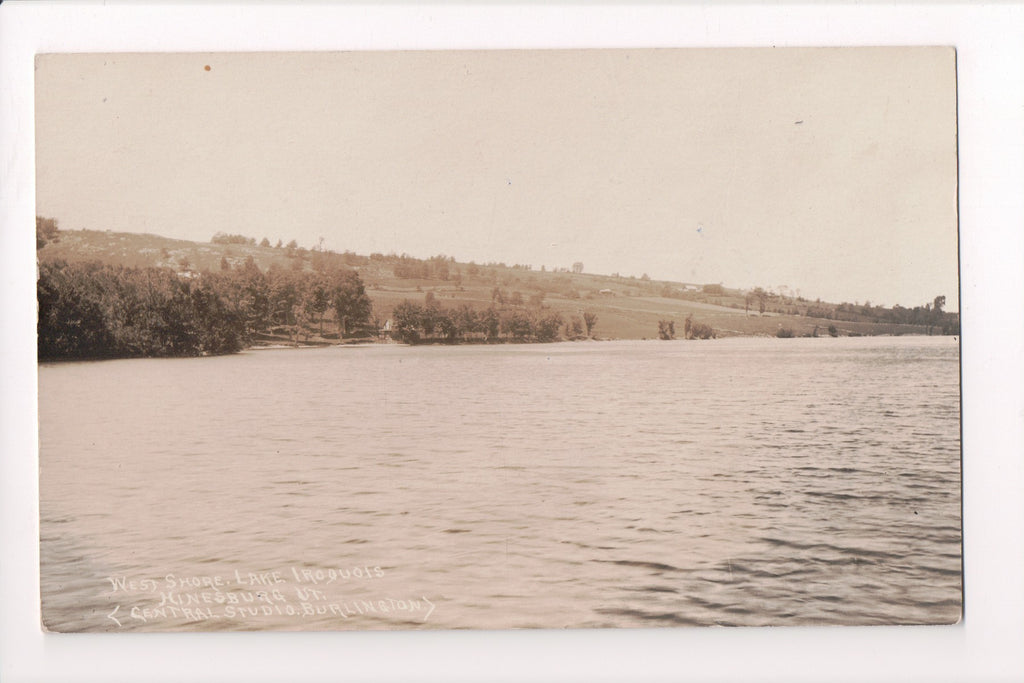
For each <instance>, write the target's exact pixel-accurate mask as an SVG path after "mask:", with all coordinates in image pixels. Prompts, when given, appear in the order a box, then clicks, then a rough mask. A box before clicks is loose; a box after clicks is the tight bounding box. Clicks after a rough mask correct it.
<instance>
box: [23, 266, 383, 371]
mask: <svg viewBox="0 0 1024 683" xmlns="http://www.w3.org/2000/svg"><path fill="white" fill-rule="evenodd" d="M37 296H38V301H39V323H38V332H39V341H38V351H39V357H40V358H41V359H57V358H124V357H141V356H156V357H161V356H198V355H207V354H222V353H232V352H235V351H239V350H241V349H242V348H244V347H245V346H247V345H248V344H250V343H251V342H252V340H253V338H254V337H255V336H256V335H259V334H265V333H271V332H274V333H282V332H283V333H286V334H288V335H289V336H290V337H292V338H293V339H297V338H298V336H299V335H302V334H304V335H305V336H306V337H307V338H308V337H309V336H310V335H311V334H312V333H313V331H314V330H315V329H316V327H317V326H318V327H319V331H320V333H321V334H322V333H323V325H324V318H325V316H326V315H328V314H330V315H332V316H333V318H334V321H335V323H336V324H337V326H338V331H339V334H340V335H342V336H344V335H348V334H350V333H352V332H354V331H358V330H361V329H363V328H365V327H366V326H367V324H368V322H369V319H370V312H371V306H370V299H369V297H368V296H367V295H366V292H365V289H364V287H363V283H362V280H361V279H360V278H359V275H358V274H357V273H355V272H354V271H351V270H344V269H335V270H331V271H327V272H319V273H317V272H312V273H310V272H298V271H294V270H285V269H282V268H273V267H272V268H271V269H270V270H269V271H268V272H266V273H264V272H262V271H261V270H260V269H259V268H258V267H257V266H256V264H255V263H254V261H253V260H252V258H251V257H250V258H249V259H247V260H246V262H245V265H244V266H243V267H241V268H238V269H234V270H232V269H225V270H221V271H219V272H216V273H208V272H204V273H202V274H201V275H198V276H195V277H183V276H182V275H181V274H179V273H175V272H174V271H173V270H171V269H169V268H125V267H123V266H111V265H102V264H100V263H64V262H61V261H55V262H46V263H43V264H41V265H40V270H39V281H38V284H37Z"/></svg>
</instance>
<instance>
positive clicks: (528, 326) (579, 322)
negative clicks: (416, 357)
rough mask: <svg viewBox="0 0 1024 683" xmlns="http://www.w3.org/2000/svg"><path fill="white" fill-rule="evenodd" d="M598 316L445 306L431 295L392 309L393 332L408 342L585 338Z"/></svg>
mask: <svg viewBox="0 0 1024 683" xmlns="http://www.w3.org/2000/svg"><path fill="white" fill-rule="evenodd" d="M596 324H597V316H596V315H595V314H593V313H589V312H587V313H584V314H583V318H582V319H580V318H577V317H573V318H572V319H570V320H569V321H565V320H564V319H563V318H562V316H561V315H559V314H558V313H554V312H551V311H546V310H542V309H536V310H526V309H523V308H499V307H498V306H495V305H493V304H492V305H490V306H488V307H487V308H483V309H478V308H474V307H473V306H471V305H469V304H462V305H460V306H458V307H457V308H445V307H442V306H440V305H439V304H438V303H437V302H436V301H435V300H433V299H430V300H428V301H427V302H426V303H424V304H418V303H414V302H412V301H409V300H405V301H403V302H402V303H400V304H398V305H397V306H395V309H394V312H393V313H392V328H391V335H392V337H394V338H395V339H396V340H398V341H401V342H405V343H407V344H430V343H446V344H456V343H465V342H488V343H494V342H553V341H557V340H559V339H560V338H562V335H561V332H562V327H563V325H564V326H565V328H564V331H565V338H568V339H580V338H583V334H584V329H585V330H586V336H587V337H590V336H591V335H592V334H593V330H594V326H595V325H596Z"/></svg>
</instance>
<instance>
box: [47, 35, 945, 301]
mask: <svg viewBox="0 0 1024 683" xmlns="http://www.w3.org/2000/svg"><path fill="white" fill-rule="evenodd" d="M956 144H957V143H956V75H955V53H954V51H953V50H952V49H950V48H925V47H914V48H818V49H789V48H787V49H772V48H760V49H720V50H718V49H663V50H654V49H652V50H633V49H618V50H543V51H434V52H387V51H383V52H325V53H316V52H307V53H248V54H241V53H208V54H202V53H192V54H169V53H163V54H161V53H153V54H61V55H41V56H39V57H38V58H37V62H36V179H37V214H39V215H43V216H47V217H53V218H56V219H57V220H58V221H59V223H60V225H61V228H62V229H65V230H74V229H83V228H85V229H93V230H113V231H125V232H146V233H154V234H159V235H163V236H166V237H174V238H181V239H190V240H196V241H208V240H209V239H210V238H211V237H212V236H213V234H214V233H216V232H219V231H222V232H228V233H240V234H244V235H247V236H251V237H254V238H256V239H257V240H258V239H261V238H263V237H268V238H269V239H270V240H271V242H276V241H277V240H278V239H281V240H284V241H285V242H288V241H289V240H291V239H296V240H297V241H298V242H299V244H301V245H303V246H307V247H309V246H313V245H314V244H317V243H318V241H319V240H320V238H323V240H324V245H325V247H326V248H329V249H333V250H335V251H343V250H352V251H355V252H358V253H362V254H368V253H372V252H381V253H390V252H395V253H408V254H410V255H413V256H417V257H427V256H431V255H435V254H446V255H450V256H454V257H455V258H457V259H458V260H460V261H470V260H474V261H477V262H480V263H483V262H490V261H501V262H505V263H508V264H513V263H519V264H529V265H532V266H533V267H534V268H536V269H539V268H540V267H541V266H542V265H543V266H546V267H547V268H549V269H550V268H556V267H569V266H571V264H572V263H573V262H576V261H582V262H583V263H584V268H585V270H586V271H587V272H592V273H606V274H607V273H615V272H617V273H621V274H623V275H635V276H641V275H642V274H648V275H649V276H650V277H651V278H654V279H670V280H677V281H683V282H692V283H723V284H725V285H726V286H729V287H744V288H747V287H754V286H763V287H766V288H772V289H776V290H779V289H781V288H783V287H784V288H786V291H787V292H792V293H794V294H800V295H802V296H805V297H807V298H809V299H815V298H821V299H823V300H826V301H834V302H840V301H850V302H854V301H856V302H859V303H864V302H865V301H869V302H871V303H872V304H875V305H878V304H882V305H893V304H897V303H898V304H901V305H904V306H915V305H922V304H924V303H926V302H931V301H932V300H933V299H934V298H935V297H936V296H938V295H943V296H945V297H946V298H947V302H948V304H947V308H948V309H950V310H953V309H955V308H956V300H957V287H958V280H957V215H956V206H957V205H956V193H957V177H956V174H957V158H956V152H957V150H956Z"/></svg>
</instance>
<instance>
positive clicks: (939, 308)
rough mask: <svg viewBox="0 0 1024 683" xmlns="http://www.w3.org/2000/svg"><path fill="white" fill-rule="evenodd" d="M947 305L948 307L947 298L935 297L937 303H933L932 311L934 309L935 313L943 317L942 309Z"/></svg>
mask: <svg viewBox="0 0 1024 683" xmlns="http://www.w3.org/2000/svg"><path fill="white" fill-rule="evenodd" d="M945 305H946V297H944V296H937V297H935V301H934V302H933V305H932V309H933V310H934V311H935V312H936V313H938V314H940V315H941V313H942V308H943V307H944V306H945Z"/></svg>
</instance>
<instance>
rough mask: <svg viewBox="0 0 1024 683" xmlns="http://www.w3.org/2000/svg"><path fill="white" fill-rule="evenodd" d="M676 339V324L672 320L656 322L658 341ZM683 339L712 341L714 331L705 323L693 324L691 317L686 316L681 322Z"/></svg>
mask: <svg viewBox="0 0 1024 683" xmlns="http://www.w3.org/2000/svg"><path fill="white" fill-rule="evenodd" d="M675 338H676V322H675V321H674V320H659V321H658V339H664V340H670V339H675ZM683 338H684V339H714V338H715V330H714V329H713V328H712V327H711V326H710V325H707V324H705V323H701V322H695V321H694V319H693V315H688V316H686V320H685V321H684V322H683Z"/></svg>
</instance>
